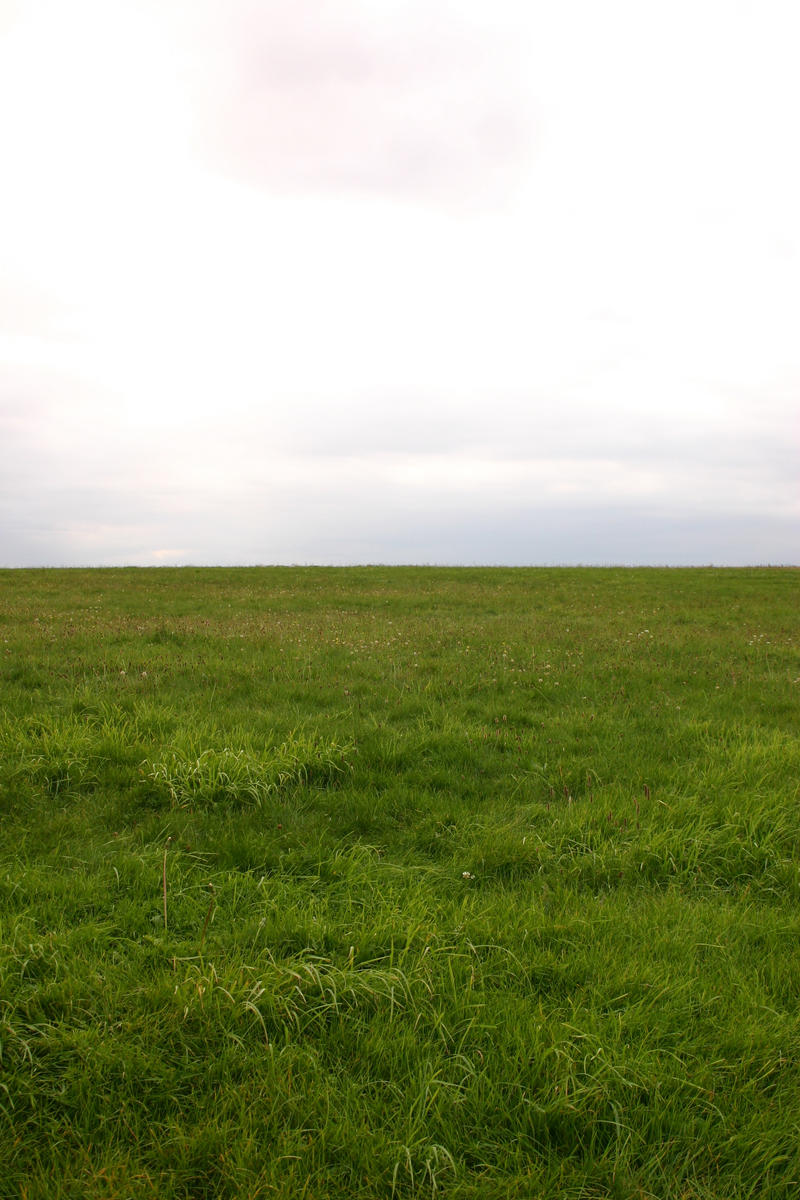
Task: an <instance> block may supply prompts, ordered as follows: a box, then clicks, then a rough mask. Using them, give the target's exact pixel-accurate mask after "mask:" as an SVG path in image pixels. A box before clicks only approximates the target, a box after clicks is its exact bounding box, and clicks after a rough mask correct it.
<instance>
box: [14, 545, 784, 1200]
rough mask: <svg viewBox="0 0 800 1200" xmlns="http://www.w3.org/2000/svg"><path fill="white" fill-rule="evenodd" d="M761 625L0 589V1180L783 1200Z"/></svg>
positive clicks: (540, 604)
mask: <svg viewBox="0 0 800 1200" xmlns="http://www.w3.org/2000/svg"><path fill="white" fill-rule="evenodd" d="M799 615H800V572H798V571H797V570H794V569H766V568H765V569H755V568H754V569H746V570H744V569H739V570H723V569H692V570H650V569H625V570H623V569H587V568H581V569H538V568H537V569H513V570H512V569H501V568H494V569H477V568H476V569H472V568H461V569H444V568H442V569H440V568H382V567H371V568H367V567H365V568H343V569H334V568H328V569H323V568H252V569H194V568H183V569H179V570H178V569H175V570H173V569H168V568H159V569H152V570H151V569H138V570H137V569H119V570H92V571H82V570H68V571H67V570H64V571H62V570H42V571H34V570H24V571H22V570H21V571H0V705H1V708H2V713H1V715H0V822H1V824H0V1196H2V1197H4V1198H5V1197H18V1198H25V1200H34V1198H39V1197H41V1198H44V1197H46V1198H47V1200H60V1198H62V1197H76V1198H77V1197H80V1198H82V1200H83V1198H101V1197H102V1198H104V1200H111V1198H123V1197H131V1198H136V1200H139V1198H140V1197H159V1198H161V1197H164V1198H178V1197H181V1198H199V1197H208V1198H209V1200H211V1198H214V1200H216V1198H218V1197H250V1198H255V1197H286V1198H290V1197H291V1198H293V1200H294V1198H303V1200H323V1198H327V1197H348V1198H349V1197H357V1198H362V1200H368V1198H376V1200H377V1198H379V1197H381V1198H390V1197H396V1198H397V1200H402V1198H409V1197H426V1198H433V1197H436V1198H437V1200H451V1198H452V1200H456V1198H459V1200H466V1198H473V1200H535V1198H537V1197H547V1198H555V1200H560V1198H564V1200H566V1198H574V1200H578V1198H585V1200H589V1198H601V1197H617V1198H631V1200H633V1198H637V1200H644V1198H648V1200H679V1198H680V1200H712V1198H713V1200H738V1198H745V1197H764V1198H766V1200H779V1198H784V1197H785V1198H786V1200H789V1198H790V1197H791V1198H792V1200H794V1198H795V1197H797V1196H798V1195H800V840H799V838H798V832H799V830H800V821H799V817H800V811H799V801H800V722H799V721H798V716H799V715H800V703H799V700H800V642H799V641H798V635H800V622H799V621H798V616H799Z"/></svg>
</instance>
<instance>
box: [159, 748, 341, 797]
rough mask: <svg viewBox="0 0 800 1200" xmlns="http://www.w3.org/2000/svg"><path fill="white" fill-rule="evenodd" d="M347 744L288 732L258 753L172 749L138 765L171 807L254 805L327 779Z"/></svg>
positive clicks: (338, 770)
mask: <svg viewBox="0 0 800 1200" xmlns="http://www.w3.org/2000/svg"><path fill="white" fill-rule="evenodd" d="M352 749H353V747H352V746H351V745H348V744H346V743H340V742H335V741H333V742H324V741H322V740H321V739H319V738H316V737H309V736H305V735H303V734H293V735H292V736H291V737H290V738H288V739H287V740H286V741H285V742H281V744H280V745H278V746H272V747H269V748H266V749H264V750H262V751H261V752H260V753H256V752H255V751H252V750H249V749H247V748H244V747H242V748H240V749H238V750H234V749H232V748H231V747H230V746H223V747H222V748H221V749H216V748H214V747H207V748H206V749H205V750H201V751H200V752H199V753H196V754H192V753H181V752H179V751H172V753H171V754H170V755H169V756H168V757H166V758H164V759H161V760H159V761H156V762H153V761H150V760H146V761H145V762H144V763H143V764H142V766H143V770H144V773H145V775H146V777H147V778H148V779H151V780H152V781H153V782H154V783H155V784H156V786H157V787H158V788H160V789H163V790H164V791H165V792H166V793H167V794H168V795H169V798H170V801H171V803H172V804H173V805H174V806H175V807H177V808H197V807H208V806H213V805H217V804H225V805H233V806H241V807H259V806H260V805H262V804H263V803H264V802H265V801H266V800H268V799H269V798H270V797H272V796H274V795H276V793H278V792H281V791H284V790H286V789H288V788H290V787H292V786H294V785H298V784H304V783H308V782H310V781H314V782H317V783H323V784H327V783H331V782H332V781H333V780H335V779H336V777H337V776H338V775H341V774H342V772H343V771H344V770H345V769H346V768H347V767H348V766H349V757H350V754H351V752H352Z"/></svg>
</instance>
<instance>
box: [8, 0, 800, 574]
mask: <svg viewBox="0 0 800 1200" xmlns="http://www.w3.org/2000/svg"><path fill="white" fill-rule="evenodd" d="M798 44H800V6H798V4H797V2H796V0H753V2H750V0H671V2H670V3H669V4H667V3H647V2H643V0H605V2H604V3H602V4H600V3H597V0H418V2H417V0H260V2H257V0H249V2H248V0H69V3H66V2H65V0H49V2H48V0H16V2H14V0H0V565H6V566H27V565H39V564H43V565H117V564H123V563H138V564H155V563H165V564H166V563H170V564H171V563H198V564H204V563H222V564H227V563H305V562H315V563H335V564H339V563H357V562H383V563H396V562H416V563H487V564H491V563H512V564H516V563H519V564H524V563H532V564H536V563H612V562H614V563H643V564H645V563H674V564H690V563H718V564H734V565H738V564H743V563H764V562H774V563H779V562H780V563H787V562H793V563H797V562H798V561H800V154H799V153H798V147H800V71H799V70H798V66H797V61H798V60H797V47H798Z"/></svg>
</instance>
